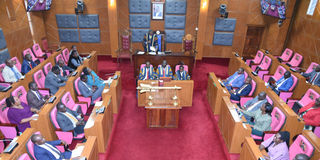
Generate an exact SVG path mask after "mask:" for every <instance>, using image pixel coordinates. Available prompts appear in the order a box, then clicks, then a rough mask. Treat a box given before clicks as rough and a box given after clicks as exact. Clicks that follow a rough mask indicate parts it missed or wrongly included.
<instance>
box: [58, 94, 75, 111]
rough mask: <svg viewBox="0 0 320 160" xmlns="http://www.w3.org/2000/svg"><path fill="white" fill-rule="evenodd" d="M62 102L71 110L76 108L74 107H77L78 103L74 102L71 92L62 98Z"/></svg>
mask: <svg viewBox="0 0 320 160" xmlns="http://www.w3.org/2000/svg"><path fill="white" fill-rule="evenodd" d="M61 102H62V103H63V104H64V105H66V107H68V108H69V109H71V110H72V108H73V107H74V105H76V103H75V102H74V100H73V98H72V96H71V94H70V92H66V93H65V94H64V95H63V96H62V98H61Z"/></svg>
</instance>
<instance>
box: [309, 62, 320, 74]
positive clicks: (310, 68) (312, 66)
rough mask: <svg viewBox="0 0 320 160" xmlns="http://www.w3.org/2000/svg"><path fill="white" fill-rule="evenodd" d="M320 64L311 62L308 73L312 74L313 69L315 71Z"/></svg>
mask: <svg viewBox="0 0 320 160" xmlns="http://www.w3.org/2000/svg"><path fill="white" fill-rule="evenodd" d="M318 65H319V64H318V63H315V62H311V64H310V65H309V67H308V69H307V70H306V73H310V72H312V71H313V69H315V68H316V67H317V66H318Z"/></svg>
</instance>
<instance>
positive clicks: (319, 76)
mask: <svg viewBox="0 0 320 160" xmlns="http://www.w3.org/2000/svg"><path fill="white" fill-rule="evenodd" d="M302 76H304V77H306V78H307V79H308V82H309V83H311V84H312V85H317V86H320V65H317V67H316V68H315V69H314V70H312V72H310V73H303V74H302Z"/></svg>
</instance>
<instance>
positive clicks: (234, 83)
mask: <svg viewBox="0 0 320 160" xmlns="http://www.w3.org/2000/svg"><path fill="white" fill-rule="evenodd" d="M244 80H245V76H244V69H243V68H239V69H238V71H237V72H235V73H234V74H233V75H232V76H230V77H228V78H227V79H225V80H222V82H223V84H224V85H225V86H226V88H227V90H228V91H230V90H232V88H240V87H241V86H242V85H243V84H244Z"/></svg>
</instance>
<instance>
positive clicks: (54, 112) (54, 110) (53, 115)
mask: <svg viewBox="0 0 320 160" xmlns="http://www.w3.org/2000/svg"><path fill="white" fill-rule="evenodd" d="M50 120H51V123H52V124H53V126H54V128H56V129H60V126H59V124H58V121H57V107H56V106H54V107H53V108H52V110H51V112H50Z"/></svg>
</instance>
